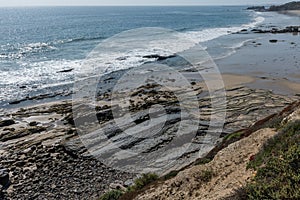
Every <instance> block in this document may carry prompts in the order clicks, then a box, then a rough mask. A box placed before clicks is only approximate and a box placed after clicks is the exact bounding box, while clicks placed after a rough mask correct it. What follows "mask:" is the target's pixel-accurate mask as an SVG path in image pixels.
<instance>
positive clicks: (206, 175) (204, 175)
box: [195, 170, 214, 183]
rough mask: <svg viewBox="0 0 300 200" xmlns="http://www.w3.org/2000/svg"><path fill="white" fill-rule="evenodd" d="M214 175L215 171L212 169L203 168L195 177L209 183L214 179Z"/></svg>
mask: <svg viewBox="0 0 300 200" xmlns="http://www.w3.org/2000/svg"><path fill="white" fill-rule="evenodd" d="M213 176H214V172H213V171H212V170H203V171H201V172H200V173H199V174H198V175H197V177H195V178H197V179H198V181H199V182H202V183H207V182H209V181H210V180H211V179H212V177H213Z"/></svg>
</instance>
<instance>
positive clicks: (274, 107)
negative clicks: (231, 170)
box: [0, 72, 296, 199]
mask: <svg viewBox="0 0 300 200" xmlns="http://www.w3.org/2000/svg"><path fill="white" fill-rule="evenodd" d="M189 73H193V72H189ZM193 89H194V91H198V96H199V106H200V107H201V108H202V111H201V124H200V125H199V126H200V129H199V133H198V134H197V136H196V138H194V140H193V141H194V144H195V147H197V146H199V144H201V140H202V139H201V138H203V136H204V135H205V134H208V133H206V132H205V131H206V130H207V125H206V123H207V121H208V120H209V116H210V110H209V105H210V103H209V102H210V98H209V97H208V96H206V95H207V92H206V91H205V88H204V87H203V83H201V82H195V84H194V85H193ZM153 91H157V92H153ZM131 92H132V93H131V94H132V96H134V94H142V95H143V96H141V97H140V99H135V101H134V102H133V104H132V107H131V112H132V113H133V115H134V116H136V117H138V118H137V119H143V120H137V121H136V123H137V124H142V123H144V122H145V121H147V115H148V114H147V113H145V112H144V111H143V110H144V109H145V108H147V107H149V106H150V105H155V104H157V103H159V104H160V105H164V106H166V107H167V114H168V115H170V116H173V118H169V119H168V120H169V121H168V122H167V127H166V128H164V129H163V130H162V132H161V133H160V135H161V136H163V135H168V134H169V132H170V133H171V132H172V131H173V130H172V127H176V126H177V124H178V123H179V122H180V120H181V118H180V116H179V115H176V113H177V112H179V110H178V104H177V103H176V101H174V100H172V98H174V97H172V95H170V93H168V92H167V91H163V90H161V88H160V87H159V86H157V85H144V86H143V87H140V88H139V89H138V90H135V91H131ZM178 92H183V93H184V92H185V89H184V88H178ZM226 95H227V101H228V103H227V119H226V123H225V127H224V130H223V133H222V136H225V135H226V134H228V133H231V132H233V131H236V130H239V129H242V128H247V127H248V126H250V125H251V124H252V123H254V122H255V121H257V120H259V119H262V118H264V117H266V116H268V115H270V114H273V113H276V112H278V111H280V110H281V109H282V108H284V107H285V106H287V105H288V104H289V103H291V102H293V101H294V100H295V99H296V97H285V96H280V95H275V94H273V93H271V92H269V91H264V90H254V89H250V88H247V87H243V86H240V85H238V83H237V84H233V85H230V86H227V87H226ZM100 96H102V97H101V98H99V99H98V100H99V104H100V105H101V106H100V107H97V108H98V109H97V116H98V117H99V120H100V121H101V124H102V125H103V127H109V126H110V125H109V124H110V123H112V122H113V118H112V116H111V112H112V109H114V108H115V106H116V105H109V103H110V99H109V94H108V93H103V94H102V95H100ZM154 97H155V98H154ZM200 97H201V98H200ZM116 103H117V102H116ZM106 104H107V105H106ZM117 104H118V103H117ZM157 117H159V116H154V118H157ZM124 122H126V121H124ZM0 125H1V127H0V133H1V134H0V145H1V149H0V157H1V164H0V165H1V167H0V168H1V169H5V170H6V171H7V172H8V173H9V177H10V185H9V187H4V188H2V190H1V193H2V194H1V195H2V198H3V199H57V198H60V199H78V198H80V199H97V198H98V197H99V196H101V194H103V193H104V192H105V191H107V190H108V189H109V186H110V185H113V184H114V183H117V184H120V183H121V185H125V186H126V185H127V186H128V184H129V183H130V182H131V181H130V180H132V179H133V178H134V177H136V174H133V173H128V172H124V171H120V170H116V169H114V168H113V166H111V167H109V166H107V165H105V164H103V162H101V161H100V160H97V159H95V158H94V157H93V156H91V154H93V152H92V151H90V150H88V149H87V148H86V146H85V145H84V144H83V143H82V142H81V139H80V137H79V135H78V134H77V132H76V129H75V127H74V118H73V115H72V103H71V102H70V101H63V102H56V103H48V104H42V105H39V106H36V107H29V108H23V109H20V110H18V111H14V112H11V113H7V114H6V115H5V116H2V119H1V122H0ZM124 126H125V127H126V126H127V125H124ZM111 134H112V135H111V136H109V137H110V138H111V139H112V140H114V138H117V137H119V136H120V135H119V134H118V133H116V132H111ZM132 139H137V140H138V138H131V139H130V140H127V139H126V138H125V139H124V140H123V141H122V144H124V145H125V146H126V147H125V148H127V149H134V148H141V150H143V151H146V149H147V146H148V142H149V141H147V140H145V141H133V140H132ZM151 142H152V143H151V146H157V147H160V146H164V143H161V140H156V141H155V140H154V141H151ZM165 142H166V144H167V142H168V139H166V140H165ZM149 144H150V143H149ZM209 146H210V147H212V146H214V144H211V145H209ZM153 150H154V149H153ZM197 151H199V149H197V148H196V149H191V151H190V152H185V153H184V154H183V155H182V156H181V157H180V159H179V160H178V161H179V162H178V165H177V166H176V168H177V169H178V168H180V167H182V166H184V165H188V164H189V163H190V162H193V161H194V158H195V155H197V156H198V154H195V152H197ZM208 151H209V149H207V152H208ZM204 153H205V152H204ZM191 158H193V159H191ZM4 174H5V173H4ZM1 180H3V179H2V178H1Z"/></svg>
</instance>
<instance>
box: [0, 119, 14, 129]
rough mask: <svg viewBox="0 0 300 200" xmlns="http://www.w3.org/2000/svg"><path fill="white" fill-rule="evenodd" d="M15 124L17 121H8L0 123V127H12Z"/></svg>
mask: <svg viewBox="0 0 300 200" xmlns="http://www.w3.org/2000/svg"><path fill="white" fill-rule="evenodd" d="M13 124H15V121H14V120H12V119H6V120H3V121H1V122H0V127H5V126H10V125H13Z"/></svg>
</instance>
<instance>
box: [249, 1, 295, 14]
mask: <svg viewBox="0 0 300 200" xmlns="http://www.w3.org/2000/svg"><path fill="white" fill-rule="evenodd" d="M247 10H255V11H258V12H280V11H288V10H300V1H297V2H296V1H293V2H290V3H286V4H283V5H278V6H275V5H273V6H270V7H269V8H266V7H265V6H252V7H248V8H247Z"/></svg>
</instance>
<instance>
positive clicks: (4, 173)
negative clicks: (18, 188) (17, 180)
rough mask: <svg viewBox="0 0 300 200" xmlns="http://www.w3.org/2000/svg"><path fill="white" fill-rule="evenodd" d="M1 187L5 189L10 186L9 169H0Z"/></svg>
mask: <svg viewBox="0 0 300 200" xmlns="http://www.w3.org/2000/svg"><path fill="white" fill-rule="evenodd" d="M0 185H2V186H3V187H7V186H8V185H9V173H8V170H7V169H0Z"/></svg>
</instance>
